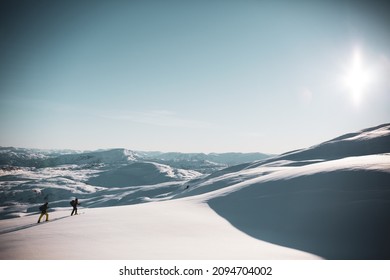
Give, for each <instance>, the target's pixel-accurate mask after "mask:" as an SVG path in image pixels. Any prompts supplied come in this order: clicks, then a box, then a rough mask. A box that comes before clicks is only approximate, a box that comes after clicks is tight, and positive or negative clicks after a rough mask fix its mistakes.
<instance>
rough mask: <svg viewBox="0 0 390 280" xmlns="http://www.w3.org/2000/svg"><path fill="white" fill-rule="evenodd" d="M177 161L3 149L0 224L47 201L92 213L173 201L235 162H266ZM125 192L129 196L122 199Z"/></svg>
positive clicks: (118, 153) (112, 152) (181, 157)
mask: <svg viewBox="0 0 390 280" xmlns="http://www.w3.org/2000/svg"><path fill="white" fill-rule="evenodd" d="M173 155H174V153H160V152H136V151H131V150H127V149H109V150H98V151H87V152H83V151H70V150H63V151H59V150H54V151H49V150H36V149H23V148H12V147H11V148H0V163H1V164H0V186H1V188H2V191H1V193H0V207H2V211H0V219H1V218H7V217H14V216H20V215H24V214H26V213H30V212H33V211H35V210H36V208H37V204H39V203H41V202H42V201H46V200H48V201H51V205H52V207H64V206H67V205H68V200H69V199H70V198H71V197H74V196H78V197H79V198H82V199H83V200H84V205H85V206H90V207H97V206H102V205H104V206H113V205H123V204H133V203H138V202H143V201H148V200H150V199H153V198H154V197H164V196H168V195H169V194H170V193H171V192H172V191H173V190H177V189H178V188H180V187H181V186H182V185H185V183H186V182H187V181H189V180H191V179H195V178H199V177H202V176H204V175H205V174H209V173H211V172H213V171H215V170H220V169H223V168H226V167H227V166H228V165H229V163H231V162H242V161H249V160H250V159H253V158H256V159H262V158H264V157H265V155H264V154H260V153H255V154H238V153H237V154H231V155H229V156H226V154H221V158H222V159H223V158H225V159H226V160H225V161H224V160H222V159H220V160H219V161H218V162H211V161H210V160H208V159H213V158H216V157H218V156H217V154H212V155H206V154H179V153H177V154H176V155H178V157H177V158H176V159H175V158H174V156H173ZM234 156H236V159H235V160H234V159H233V158H234ZM167 183H170V185H169V186H167ZM116 188H122V189H121V190H119V191H118V190H116ZM124 188H132V190H131V191H130V192H129V190H125V189H124ZM121 191H122V192H123V193H126V195H119V193H120V192H121ZM118 197H120V198H118ZM23 213H24V214H23Z"/></svg>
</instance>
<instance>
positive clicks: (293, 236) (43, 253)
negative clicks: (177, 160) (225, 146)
mask: <svg viewBox="0 0 390 280" xmlns="http://www.w3.org/2000/svg"><path fill="white" fill-rule="evenodd" d="M389 131H390V124H385V125H381V126H377V127H374V128H369V129H365V130H363V131H360V132H356V133H351V134H347V135H344V136H341V137H338V138H335V139H333V140H331V141H328V142H325V143H322V144H320V145H317V146H313V147H310V148H307V149H302V150H300V151H294V152H290V153H286V154H283V155H280V156H275V157H273V158H271V159H266V160H262V161H256V162H252V163H243V164H240V165H236V166H231V167H229V168H226V169H224V170H219V171H217V172H215V173H213V174H210V175H207V176H197V174H195V173H191V172H190V173H187V171H185V172H184V173H182V171H180V170H179V169H175V168H172V167H171V166H166V165H161V164H157V163H151V162H144V163H143V164H142V165H137V164H136V165H134V166H132V167H131V164H134V162H130V163H126V164H119V165H116V166H115V168H114V169H113V168H111V167H112V166H113V165H110V168H107V165H103V166H95V167H93V168H92V167H91V168H89V169H85V168H81V167H80V166H79V165H69V166H65V165H63V166H58V167H53V168H44V169H43V170H45V172H42V173H36V172H35V171H34V170H29V169H28V168H21V169H14V170H6V171H3V172H7V175H4V176H2V177H1V178H2V182H1V183H2V188H3V190H4V189H7V191H6V196H8V197H9V196H11V195H15V196H17V195H19V194H18V193H19V192H21V194H23V192H24V191H25V189H26V187H30V190H31V191H32V190H35V191H36V193H39V192H40V193H41V194H44V195H45V197H49V198H51V197H50V195H49V196H47V195H48V193H46V191H47V188H39V186H40V184H53V185H52V186H53V187H52V188H49V189H51V190H53V189H55V188H58V187H59V186H61V187H60V189H61V192H64V194H63V195H65V197H66V195H68V196H70V195H74V194H75V193H74V190H75V189H76V190H77V191H78V196H79V197H80V198H81V202H82V205H83V206H86V207H87V208H85V209H83V210H81V211H82V212H84V213H85V215H80V216H77V217H68V216H69V214H70V210H71V209H69V208H70V207H69V205H68V200H61V198H60V197H58V198H57V200H54V201H53V203H51V206H52V207H57V209H56V210H58V211H56V212H52V213H51V216H52V218H53V219H56V218H57V220H54V221H53V222H50V223H48V224H41V225H39V226H36V225H35V221H36V219H37V218H38V217H37V215H36V214H35V215H28V213H27V215H25V216H24V217H21V218H18V219H8V220H0V228H1V230H0V252H1V254H0V255H1V256H2V258H5V259H6V258H12V259H14V258H15V259H20V258H27V259H30V258H31V259H36V258H38V259H39V258H40V259H42V258H43V259H68V258H69V259H85V258H87V259H113V258H114V259H122V258H124V259H140V258H142V259H198V258H199V259H216V258H217V259H240V258H243V259H264V258H266V259H274V258H276V259H290V258H318V257H320V258H328V259H389V258H390V241H389V240H390V239H389V238H388V237H389V236H390V224H389V222H388V221H389V220H390V141H389V135H390V133H389ZM141 167H142V168H141ZM137 168H140V169H139V170H138V171H136V170H137ZM141 170H142V171H141ZM50 172H52V173H50ZM61 172H62V173H61ZM45 174H47V175H45ZM50 174H51V175H50ZM53 174H61V175H60V176H59V177H58V178H60V182H62V181H61V180H63V185H61V184H62V183H61V184H58V181H59V180H58V178H57V179H55V176H53ZM123 174H125V175H126V174H127V175H129V174H133V175H136V174H138V175H139V176H141V177H139V178H138V179H133V180H140V181H138V182H139V184H141V183H143V182H142V181H141V179H142V178H143V180H146V181H145V182H144V183H145V185H136V186H133V185H132V183H129V182H128V181H127V179H123V180H122V178H121V176H122V175H123ZM153 174H158V177H159V179H158V180H157V181H160V180H161V178H164V180H166V181H164V182H161V183H156V184H154V183H155V182H154V181H153V180H154V178H153ZM34 176H35V177H34ZM45 176H46V177H45ZM172 176H173V177H172ZM191 176H194V177H192V178H193V179H191ZM145 177H148V178H145ZM82 178H83V179H82ZM125 178H129V177H127V176H125ZM171 179H172V180H171ZM21 180H25V182H24V183H23V182H20V181H21ZM51 180H53V181H51ZM91 180H92V181H91ZM93 180H96V181H93ZM54 181H56V182H57V183H55V184H54ZM72 182H73V184H74V185H73V187H72V188H69V185H70V186H72ZM115 185H116V186H115ZM67 188H69V190H67ZM67 191H68V193H66V192H67ZM2 193H3V192H2ZM57 194H58V192H53V193H52V195H53V196H55V195H57ZM2 195H3V194H2ZM42 198H43V197H42V196H41V200H42ZM24 199H25V201H26V203H28V202H29V200H30V199H31V197H29V198H27V197H24ZM36 201H38V200H36ZM50 201H52V199H50ZM139 202H150V203H147V204H137V205H131V206H129V205H127V204H134V203H139ZM113 205H127V206H121V207H106V208H91V207H100V206H113ZM34 206H35V208H37V206H38V204H35V205H34ZM3 207H5V206H3ZM12 207H16V206H15V205H13V206H12ZM64 207H68V208H67V209H68V212H63V211H62V210H63V209H65V208H64ZM3 212H4V210H3ZM70 228H72V229H73V228H76V229H79V230H70ZM47 240H48V241H47ZM54 240H55V241H56V242H54ZM45 242H46V243H47V242H49V245H50V246H47V247H45V249H42V248H41V247H42V246H41V244H42V243H45ZM267 242H269V243H267ZM64 244H72V245H73V246H74V247H76V248H81V250H76V251H75V250H71V248H69V246H66V245H64ZM226 244H229V246H226ZM288 248H292V249H288ZM37 252H38V253H37ZM303 252H307V253H303Z"/></svg>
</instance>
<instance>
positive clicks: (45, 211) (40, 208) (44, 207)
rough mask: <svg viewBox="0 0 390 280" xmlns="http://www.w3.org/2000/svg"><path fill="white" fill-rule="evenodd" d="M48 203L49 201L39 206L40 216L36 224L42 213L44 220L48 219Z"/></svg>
mask: <svg viewBox="0 0 390 280" xmlns="http://www.w3.org/2000/svg"><path fill="white" fill-rule="evenodd" d="M48 205H49V203H48V202H45V204H43V205H41V206H40V207H39V210H40V211H41V216H39V220H38V224H39V223H40V222H41V219H42V217H43V215H46V222H47V221H49V214H47V208H49V206H48Z"/></svg>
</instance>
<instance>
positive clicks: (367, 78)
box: [344, 48, 372, 104]
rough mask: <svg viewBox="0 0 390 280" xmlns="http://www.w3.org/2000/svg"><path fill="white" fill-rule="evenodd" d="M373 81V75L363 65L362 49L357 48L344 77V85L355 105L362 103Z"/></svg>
mask: <svg viewBox="0 0 390 280" xmlns="http://www.w3.org/2000/svg"><path fill="white" fill-rule="evenodd" d="M371 81H372V74H371V73H370V71H369V69H368V68H367V67H366V66H365V65H364V63H363V57H362V53H361V51H360V49H358V48H355V50H354V52H353V54H352V62H351V64H350V66H349V67H348V69H347V71H346V74H345V76H344V84H345V86H346V88H347V90H348V93H349V94H350V95H351V97H352V99H353V101H354V102H355V103H357V104H359V103H361V101H362V99H363V96H364V95H365V94H366V93H367V90H368V86H369V85H370V84H371Z"/></svg>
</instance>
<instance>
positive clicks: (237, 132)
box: [0, 0, 390, 153]
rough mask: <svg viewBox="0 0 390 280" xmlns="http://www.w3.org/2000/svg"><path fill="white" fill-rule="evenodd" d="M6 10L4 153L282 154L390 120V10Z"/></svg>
mask: <svg viewBox="0 0 390 280" xmlns="http://www.w3.org/2000/svg"><path fill="white" fill-rule="evenodd" d="M0 5H1V6H0V24H1V25H0V27H1V29H0V36H1V37H0V50H1V53H0V94H1V99H0V131H1V134H0V146H16V147H28V148H70V149H99V148H114V147H123V148H129V149H134V150H160V151H178V152H228V151H241V152H255V151H258V152H268V153H281V152H286V151H289V150H292V149H297V148H303V147H307V146H310V145H314V144H317V143H319V142H321V141H325V140H328V139H329V138H332V137H336V136H338V135H340V134H343V133H347V132H351V131H356V130H359V129H362V128H365V127H369V126H374V125H378V124H381V123H385V122H389V121H390V28H389V26H390V20H389V16H388V15H389V14H390V10H389V4H386V3H385V2H383V3H382V2H380V1H343V0H339V1H261V0H258V1H256V0H248V1H245V0H243V1H229V0H207V1H206V0H205V1H202V0H197V1H186V0H183V1H179V0H177V1H170V0H168V1H150V0H144V1H141V0H140V1H136V0H134V1H18V0H17V1H2V2H1V4H0ZM356 53H359V62H356V58H355V56H356ZM357 63H358V64H359V67H357V66H356V64H357ZM357 68H358V70H356V69H357ZM351 73H352V74H351ZM351 75H352V77H354V78H351V79H352V84H353V85H352V86H351V82H350V83H349V84H348V83H346V82H345V80H346V77H350V76H351ZM356 77H357V78H356ZM351 79H350V80H351ZM356 91H359V93H356Z"/></svg>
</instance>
